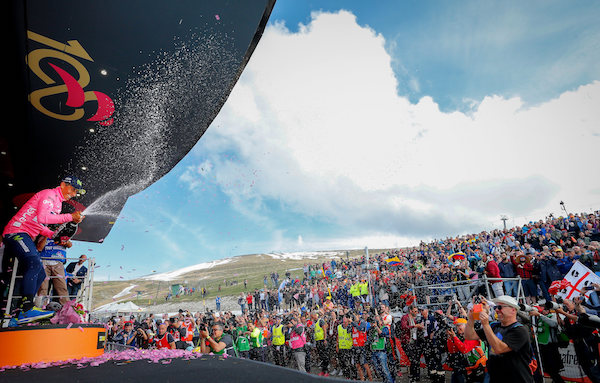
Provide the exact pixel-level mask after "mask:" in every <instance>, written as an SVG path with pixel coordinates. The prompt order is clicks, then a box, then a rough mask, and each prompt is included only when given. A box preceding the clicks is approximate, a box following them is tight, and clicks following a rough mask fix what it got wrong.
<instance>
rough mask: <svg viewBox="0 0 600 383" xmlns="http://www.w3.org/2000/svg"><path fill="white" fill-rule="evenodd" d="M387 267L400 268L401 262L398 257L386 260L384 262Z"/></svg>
mask: <svg viewBox="0 0 600 383" xmlns="http://www.w3.org/2000/svg"><path fill="white" fill-rule="evenodd" d="M385 261H386V262H387V264H388V265H389V266H401V265H402V261H400V258H398V257H392V258H387V259H386V260H385Z"/></svg>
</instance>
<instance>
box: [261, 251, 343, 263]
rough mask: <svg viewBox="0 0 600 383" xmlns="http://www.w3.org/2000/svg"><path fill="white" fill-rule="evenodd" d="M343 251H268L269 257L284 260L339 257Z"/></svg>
mask: <svg viewBox="0 0 600 383" xmlns="http://www.w3.org/2000/svg"><path fill="white" fill-rule="evenodd" d="M343 254H344V253H342V252H339V251H299V252H295V253H268V254H265V255H268V256H269V257H271V258H273V259H279V260H282V261H285V260H288V259H289V260H293V261H301V260H303V259H317V258H319V257H329V258H335V257H340V256H342V255H343Z"/></svg>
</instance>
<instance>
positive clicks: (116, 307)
mask: <svg viewBox="0 0 600 383" xmlns="http://www.w3.org/2000/svg"><path fill="white" fill-rule="evenodd" d="M142 310H143V309H142V308H141V307H140V306H138V305H136V304H135V303H133V302H131V301H129V302H123V303H118V302H113V303H109V304H107V305H104V306H100V307H98V308H97V309H96V310H94V312H95V313H100V312H110V313H133V312H138V311H142Z"/></svg>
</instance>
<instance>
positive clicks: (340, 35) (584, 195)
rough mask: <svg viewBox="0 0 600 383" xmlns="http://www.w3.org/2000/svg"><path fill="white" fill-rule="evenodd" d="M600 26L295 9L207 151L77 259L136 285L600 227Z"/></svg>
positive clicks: (548, 18) (528, 8) (590, 16)
mask: <svg viewBox="0 0 600 383" xmlns="http://www.w3.org/2000/svg"><path fill="white" fill-rule="evenodd" d="M598 19H600V5H599V4H598V3H597V2H592V1H581V2H575V3H574V2H568V1H551V2H548V1H544V2H541V1H539V2H526V4H523V3H522V2H516V1H511V2H501V3H498V2H485V1H480V2H445V1H430V2H417V1H406V2H391V1H389V2H364V1H343V2H339V1H319V2H308V1H307V2H304V1H283V0H280V1H278V2H277V3H276V5H275V8H274V10H273V13H272V16H271V19H270V21H269V26H268V27H267V29H266V31H265V34H264V36H263V39H262V40H261V42H260V43H259V45H258V47H257V49H256V51H255V53H254V55H253V57H252V58H251V60H250V62H249V64H248V66H247V67H246V69H245V71H244V73H243V74H242V77H241V78H240V81H239V82H238V84H237V85H236V87H235V88H234V91H233V92H232V94H231V96H230V98H229V100H228V101H227V103H226V104H225V106H224V107H223V109H222V111H221V113H220V114H219V116H218V117H217V118H216V119H215V121H214V122H213V124H212V125H211V127H210V128H209V129H208V131H207V132H206V133H205V134H204V136H203V137H202V139H201V140H200V141H199V142H198V144H197V145H196V146H195V148H194V149H193V150H192V151H191V152H190V153H189V154H188V156H186V157H185V158H184V159H183V160H182V161H181V162H180V163H179V164H178V165H177V166H176V167H175V168H173V169H172V170H171V172H170V173H169V174H167V175H166V176H165V177H163V178H162V179H161V180H159V181H158V182H156V183H155V184H153V185H151V186H150V187H149V188H148V189H146V190H144V191H143V192H141V193H139V194H138V195H135V196H133V197H131V198H130V199H129V201H128V202H127V204H126V206H125V208H124V209H123V211H122V213H121V218H120V219H119V220H117V222H116V224H115V226H114V228H113V230H112V231H111V233H110V234H109V236H108V237H107V238H106V239H105V241H104V242H103V243H102V244H89V243H79V242H78V243H76V244H75V246H74V247H73V249H72V250H71V252H72V255H74V256H76V255H77V254H78V253H86V254H88V255H89V256H93V257H95V258H96V260H97V263H98V264H99V265H100V267H99V268H98V269H97V270H96V277H97V278H98V279H101V280H102V279H108V278H110V280H118V279H129V278H133V277H137V276H141V275H145V274H150V273H152V272H153V271H160V272H164V271H168V270H172V269H177V268H181V267H185V266H189V265H192V264H196V263H201V262H206V261H210V260H215V259H220V258H224V257H230V256H235V255H241V254H249V253H260V252H273V251H311V250H334V249H346V248H364V247H365V246H369V247H370V248H375V247H392V246H403V245H409V244H412V243H415V242H416V241H418V240H420V239H431V238H440V237H444V236H448V235H456V234H461V233H470V232H478V231H481V230H489V229H492V228H499V227H501V225H502V221H501V220H500V215H502V214H505V215H507V216H509V217H510V220H509V222H508V223H509V224H520V223H522V222H524V221H529V220H532V219H539V218H543V217H544V216H545V215H547V214H548V213H550V212H554V213H560V212H559V209H558V208H559V205H558V202H559V201H560V200H564V201H565V203H566V205H567V208H568V209H570V210H571V211H589V210H590V209H599V208H600V182H599V181H598V177H595V176H592V175H593V174H595V172H597V166H594V165H593V164H594V163H595V162H596V163H597V157H595V156H594V155H593V153H595V152H596V150H597V147H598V144H599V143H600V129H599V128H598V121H599V119H600V115H599V112H598V111H597V109H598V108H597V105H598V101H600V100H599V99H600V83H598V80H600V66H598V65H597V63H598V62H600V49H599V48H600V47H599V45H600V26H599V25H598V23H597V20H598ZM569 148H570V149H571V150H572V151H573V152H572V153H571V152H565V149H569ZM565 153H566V154H565ZM565 156H566V157H567V160H564V159H562V158H563V157H565Z"/></svg>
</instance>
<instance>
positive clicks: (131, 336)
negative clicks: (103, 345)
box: [113, 321, 137, 347]
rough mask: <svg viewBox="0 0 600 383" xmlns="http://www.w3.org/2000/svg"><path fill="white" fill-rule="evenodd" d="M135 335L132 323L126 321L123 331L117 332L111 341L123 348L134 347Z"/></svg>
mask: <svg viewBox="0 0 600 383" xmlns="http://www.w3.org/2000/svg"><path fill="white" fill-rule="evenodd" d="M136 335H137V334H136V332H135V331H134V330H133V323H132V322H130V321H127V322H125V324H124V326H123V330H121V331H119V333H118V334H117V335H116V336H115V337H114V338H113V341H114V342H115V343H119V344H122V345H125V346H130V347H135V345H136V343H135V341H136Z"/></svg>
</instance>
